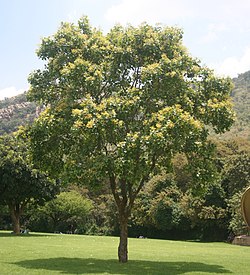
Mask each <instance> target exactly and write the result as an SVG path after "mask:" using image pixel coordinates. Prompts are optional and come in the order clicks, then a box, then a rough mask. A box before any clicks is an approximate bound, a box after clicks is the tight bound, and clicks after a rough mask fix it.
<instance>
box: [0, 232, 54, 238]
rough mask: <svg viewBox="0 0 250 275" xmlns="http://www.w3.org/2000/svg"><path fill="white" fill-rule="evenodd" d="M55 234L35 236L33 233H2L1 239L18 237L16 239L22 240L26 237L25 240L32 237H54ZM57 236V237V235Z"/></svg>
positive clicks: (37, 234) (0, 233) (0, 234)
mask: <svg viewBox="0 0 250 275" xmlns="http://www.w3.org/2000/svg"><path fill="white" fill-rule="evenodd" d="M53 236H54V235H53V234H50V235H48V234H39V233H36V234H33V233H29V234H14V233H10V232H0V238H1V237H5V238H6V237H16V238H20V237H25V238H30V237H53ZM55 236H56V235H55Z"/></svg>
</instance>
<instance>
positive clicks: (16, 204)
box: [0, 135, 58, 234]
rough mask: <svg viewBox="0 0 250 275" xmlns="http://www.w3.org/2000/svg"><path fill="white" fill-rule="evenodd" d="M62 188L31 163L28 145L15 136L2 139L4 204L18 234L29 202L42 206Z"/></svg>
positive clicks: (0, 160)
mask: <svg viewBox="0 0 250 275" xmlns="http://www.w3.org/2000/svg"><path fill="white" fill-rule="evenodd" d="M57 191H58V186H57V184H56V183H55V182H52V181H50V180H49V179H48V177H47V176H46V175H45V174H44V173H42V172H39V171H38V170H36V169H34V168H33V167H32V165H31V164H30V163H29V160H28V148H27V144H26V143H25V142H23V141H22V140H18V139H17V137H16V136H15V135H8V136H7V135H6V136H1V137H0V205H7V206H8V208H9V211H10V215H11V219H12V222H13V227H14V228H13V230H14V233H15V234H19V233H20V217H21V215H22V214H23V211H24V208H25V207H26V205H27V204H28V203H29V202H32V203H37V204H42V203H44V201H46V200H49V199H51V198H53V196H54V195H55V193H56V192H57Z"/></svg>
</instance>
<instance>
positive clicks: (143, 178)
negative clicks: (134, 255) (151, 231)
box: [29, 18, 233, 262]
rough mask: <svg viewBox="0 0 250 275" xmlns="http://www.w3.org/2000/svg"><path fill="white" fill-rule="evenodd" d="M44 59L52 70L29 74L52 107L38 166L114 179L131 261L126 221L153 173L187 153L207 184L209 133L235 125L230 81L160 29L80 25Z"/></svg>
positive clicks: (42, 123) (36, 143) (172, 32)
mask: <svg viewBox="0 0 250 275" xmlns="http://www.w3.org/2000/svg"><path fill="white" fill-rule="evenodd" d="M38 56H39V58H41V59H42V60H44V61H45V64H46V65H45V67H44V69H43V70H37V71H35V72H34V73H33V74H31V75H30V77H29V82H30V85H31V88H30V90H29V96H30V99H32V100H35V101H38V102H40V103H42V104H44V105H45V106H46V107H47V108H46V110H45V111H44V113H43V114H42V115H41V116H40V117H39V119H38V120H37V121H36V122H35V124H34V126H33V127H32V129H31V131H30V138H31V144H32V150H33V156H34V161H35V163H36V164H38V165H39V166H40V167H42V168H43V169H45V170H46V171H48V172H49V173H51V174H53V175H54V176H58V175H61V177H63V178H65V179H67V180H68V179H70V180H71V182H72V181H74V182H78V183H84V182H87V181H88V182H90V183H91V184H92V185H93V184H99V183H100V182H103V181H104V180H107V178H108V180H109V186H110V189H111V192H112V194H113V197H114V200H115V202H116V205H117V208H118V213H119V223H120V243H119V247H118V257H119V261H120V262H127V260H128V253H127V245H128V242H127V236H128V228H127V224H128V219H129V217H130V214H131V210H132V207H133V205H134V202H135V199H136V197H137V195H138V193H139V192H140V190H141V189H142V187H143V186H144V184H145V183H146V182H147V181H148V180H149V179H150V178H151V176H152V175H153V174H154V173H155V172H157V171H159V170H160V169H161V168H163V167H164V169H169V167H170V166H171V159H172V157H173V156H174V155H175V154H176V153H184V154H186V157H187V159H188V160H189V161H190V162H193V165H195V167H196V169H193V170H192V172H193V175H195V177H196V180H197V181H196V182H197V183H202V182H203V180H204V178H206V179H209V177H208V173H207V170H208V168H210V167H209V161H210V156H209V152H211V150H212V146H211V144H210V143H208V142H207V136H208V130H207V129H208V128H207V126H210V127H211V129H214V130H215V131H216V132H217V133H221V132H223V131H225V130H227V129H228V128H229V127H230V125H231V124H232V122H233V112H232V109H231V103H230V101H229V93H230V90H231V88H232V84H231V81H230V80H229V79H224V78H217V77H215V76H214V74H213V72H212V71H211V70H209V69H208V68H206V67H202V66H201V65H200V62H199V61H198V60H197V59H194V58H192V57H191V56H190V55H189V54H188V51H187V50H186V48H185V47H184V46H183V44H182V31H181V30H180V29H177V28H171V27H170V28H169V27H163V26H159V25H158V26H155V27H154V26H150V25H148V24H142V25H141V26H139V27H132V26H128V27H125V28H124V27H122V26H119V25H117V26H115V27H113V28H112V29H111V30H110V32H109V33H108V34H107V35H104V34H103V33H102V32H101V31H100V30H97V29H95V28H92V27H91V25H90V24H89V22H88V19H87V18H83V19H81V20H80V21H79V22H78V24H77V25H74V24H68V23H64V24H62V26H61V27H60V29H59V30H58V31H57V33H56V34H55V35H53V36H51V37H48V38H44V39H43V41H42V44H41V46H40V49H39V50H38ZM210 176H211V175H210ZM198 186H201V185H197V188H198ZM201 187H202V186H201Z"/></svg>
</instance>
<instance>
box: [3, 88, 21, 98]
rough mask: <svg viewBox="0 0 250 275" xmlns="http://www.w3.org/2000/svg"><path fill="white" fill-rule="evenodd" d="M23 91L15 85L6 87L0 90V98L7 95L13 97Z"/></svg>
mask: <svg viewBox="0 0 250 275" xmlns="http://www.w3.org/2000/svg"><path fill="white" fill-rule="evenodd" d="M24 92H25V89H17V88H16V87H8V88H4V89H2V90H0V100H3V99H4V98H7V97H13V96H16V95H19V94H22V93H24Z"/></svg>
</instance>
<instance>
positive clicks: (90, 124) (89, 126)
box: [86, 119, 95, 129]
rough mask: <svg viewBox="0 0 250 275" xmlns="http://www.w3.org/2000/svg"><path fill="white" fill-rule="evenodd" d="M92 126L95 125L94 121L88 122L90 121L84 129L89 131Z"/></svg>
mask: <svg viewBox="0 0 250 275" xmlns="http://www.w3.org/2000/svg"><path fill="white" fill-rule="evenodd" d="M94 125H95V122H94V120H93V119H92V120H90V121H89V122H88V123H87V125H86V127H87V128H89V129H91V128H93V126H94Z"/></svg>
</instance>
